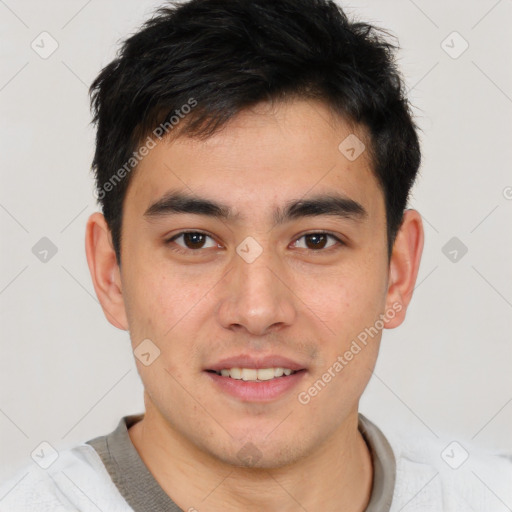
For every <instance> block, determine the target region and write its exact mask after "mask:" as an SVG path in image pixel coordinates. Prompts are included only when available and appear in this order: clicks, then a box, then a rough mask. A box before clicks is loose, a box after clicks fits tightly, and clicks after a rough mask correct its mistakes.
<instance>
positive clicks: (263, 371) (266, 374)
mask: <svg viewBox="0 0 512 512" xmlns="http://www.w3.org/2000/svg"><path fill="white" fill-rule="evenodd" d="M217 373H220V375H222V376H223V377H231V378H232V379H237V380H240V379H241V380H270V379H273V378H274V377H282V376H283V375H290V374H292V373H293V370H290V369H289V368H259V369H256V368H226V369H224V370H221V371H220V372H217Z"/></svg>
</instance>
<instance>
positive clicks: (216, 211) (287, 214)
mask: <svg viewBox="0 0 512 512" xmlns="http://www.w3.org/2000/svg"><path fill="white" fill-rule="evenodd" d="M180 213H188V214H193V215H204V216H207V217H212V218H216V219H219V220H224V221H230V220H231V221H232V220H236V219H238V218H240V215H238V214H234V213H233V210H232V208H230V207H229V206H228V205H226V204H223V203H219V202H217V201H213V200H210V199H207V198H203V197H197V196H192V195H189V194H188V193H183V192H179V191H170V192H168V193H166V194H165V195H164V196H162V197H161V198H160V199H158V200H157V201H156V202H154V203H153V204H152V205H151V206H149V208H148V209H147V210H146V211H145V212H144V217H146V218H147V219H148V220H151V219H157V218H161V217H166V216H169V215H175V214H180ZM320 215H329V216H334V217H339V218H343V219H348V220H356V221H359V220H363V219H366V218H367V217H368V212H367V211H366V210H365V208H364V207H363V205H362V204H360V203H358V202H357V201H354V200H353V199H350V198H349V197H346V196H343V195H339V194H322V195H317V196H314V197H311V198H308V199H298V200H291V201H288V202H287V203H286V205H285V207H284V208H282V209H281V208H278V209H277V210H275V211H274V212H273V219H274V223H275V224H276V225H277V224H283V223H285V222H287V221H290V220H296V219H299V218H303V217H315V216H320Z"/></svg>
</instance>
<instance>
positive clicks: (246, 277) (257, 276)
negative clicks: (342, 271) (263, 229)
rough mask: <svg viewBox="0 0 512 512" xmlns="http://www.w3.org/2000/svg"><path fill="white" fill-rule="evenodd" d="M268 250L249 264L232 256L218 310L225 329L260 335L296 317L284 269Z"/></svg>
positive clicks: (282, 325) (292, 295)
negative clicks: (231, 265) (232, 260)
mask: <svg viewBox="0 0 512 512" xmlns="http://www.w3.org/2000/svg"><path fill="white" fill-rule="evenodd" d="M269 252H270V251H269V250H268V249H267V250H266V251H263V253H262V254H261V256H259V258H258V259H257V260H256V261H253V262H252V263H248V262H246V261H244V259H242V258H241V257H239V256H238V255H235V256H234V262H233V268H232V270H231V271H230V272H229V273H228V274H227V276H226V277H225V281H224V287H223V291H222V295H221V299H220V304H219V306H218V308H217V315H218V320H219V322H220V324H221V325H222V326H223V327H224V328H225V329H230V330H237V331H246V333H249V334H252V335H254V336H262V335H265V334H268V333H270V332H271V331H276V330H280V329H282V328H284V327H286V326H289V325H292V324H293V322H294V320H295V318H296V314H297V312H296V305H295V300H294V299H295V296H294V294H293V292H292V291H291V289H290V287H289V285H288V284H287V282H286V281H287V279H286V275H285V272H284V269H283V268H282V267H281V266H280V265H279V264H278V262H277V261H275V260H273V259H272V255H271V254H270V253H269Z"/></svg>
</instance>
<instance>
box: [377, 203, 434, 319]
mask: <svg viewBox="0 0 512 512" xmlns="http://www.w3.org/2000/svg"><path fill="white" fill-rule="evenodd" d="M423 242H424V233H423V223H422V220H421V215H420V214H419V213H418V212H417V211H416V210H406V211H405V212H404V216H403V221H402V225H401V226H400V230H399V231H398V233H397V236H396V239H395V243H394V245H393V252H392V254H391V261H390V264H389V283H388V293H387V299H386V311H388V310H394V311H395V313H396V314H394V315H393V318H391V319H388V320H386V321H385V327H386V328H387V329H393V328H395V327H398V326H399V325H400V324H401V323H402V322H403V321H404V319H405V314H406V311H407V307H408V306H409V303H410V301H411V298H412V294H413V291H414V286H415V284H416V278H417V276H418V270H419V267H420V262H421V254H422V252H423Z"/></svg>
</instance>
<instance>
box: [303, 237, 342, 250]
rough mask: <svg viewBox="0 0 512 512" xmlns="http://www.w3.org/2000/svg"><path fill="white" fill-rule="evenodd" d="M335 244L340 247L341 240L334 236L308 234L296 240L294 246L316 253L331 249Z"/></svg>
mask: <svg viewBox="0 0 512 512" xmlns="http://www.w3.org/2000/svg"><path fill="white" fill-rule="evenodd" d="M337 243H338V244H340V245H342V242H341V240H339V239H338V238H337V237H335V236H334V235H330V234H329V233H309V234H307V235H303V236H301V237H300V238H299V239H297V241H296V242H295V244H294V245H295V247H298V248H299V249H310V250H312V251H318V250H321V249H326V248H329V247H332V246H333V245H336V244H337Z"/></svg>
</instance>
